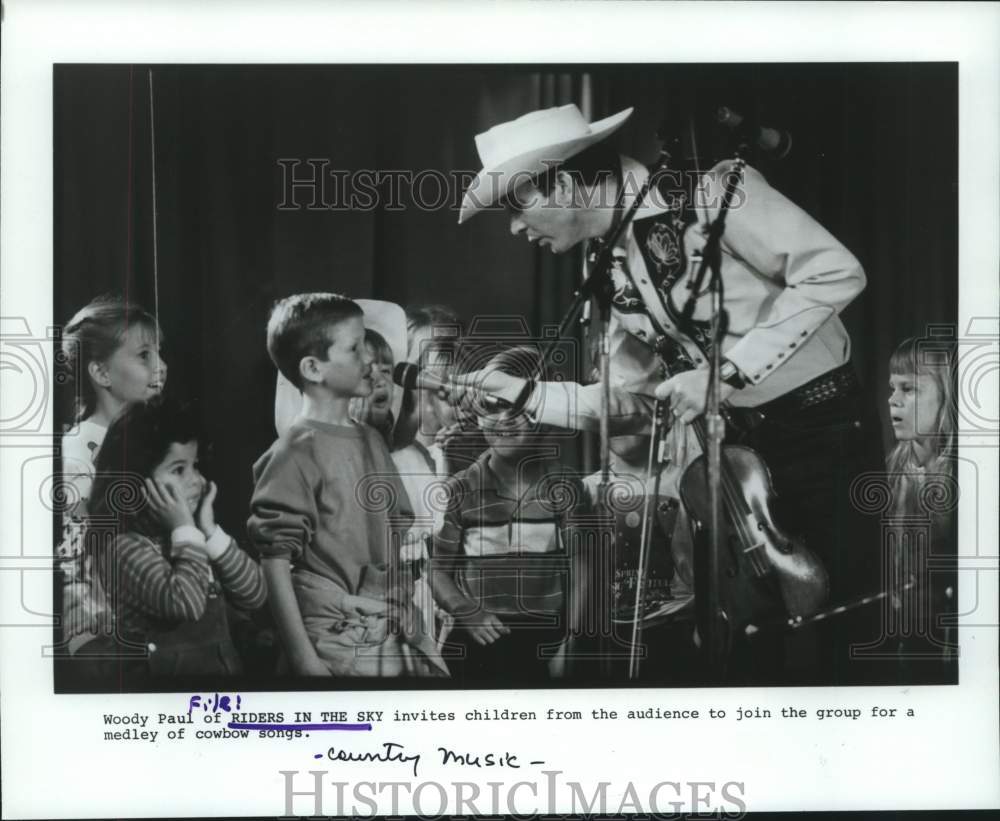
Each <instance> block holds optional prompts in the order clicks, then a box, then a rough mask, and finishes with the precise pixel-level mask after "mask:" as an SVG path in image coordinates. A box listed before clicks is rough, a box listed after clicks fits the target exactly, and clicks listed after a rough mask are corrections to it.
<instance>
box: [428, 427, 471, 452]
mask: <svg viewBox="0 0 1000 821" xmlns="http://www.w3.org/2000/svg"><path fill="white" fill-rule="evenodd" d="M464 432H465V429H464V427H463V426H462V423H461V422H452V423H451V424H450V425H445V426H444V427H443V428H441V430H439V431H438V432H437V433H436V434H435V436H434V444H435V445H437V447H439V448H441V450H444V449H445V448H446V447H448V445H449V444H450V443H451V440H452V439H454V438H455V437H456V436H461V435H462V434H463V433H464Z"/></svg>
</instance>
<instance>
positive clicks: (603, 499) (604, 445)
mask: <svg viewBox="0 0 1000 821" xmlns="http://www.w3.org/2000/svg"><path fill="white" fill-rule="evenodd" d="M669 161H670V155H669V153H668V152H667V151H665V150H664V151H661V152H660V155H659V157H658V158H657V161H656V164H655V165H654V166H653V168H652V169H650V172H649V176H648V177H647V178H646V180H645V182H644V183H643V185H642V187H641V188H640V189H639V192H638V193H637V194H636V197H635V200H634V201H633V203H632V204H631V206H629V209H628V210H627V211H626V212H625V214H624V215H623V216H622V218H621V220H620V221H619V222H618V224H617V225H616V226H614V228H613V230H612V231H611V233H610V235H609V236H608V237H605V238H604V241H603V243H602V246H601V249H600V251H599V252H598V253H597V255H596V257H594V259H593V260H592V263H591V266H590V269H591V273H590V276H588V277H587V279H586V280H584V282H583V283H582V284H581V285H580V287H579V288H578V289H577V290H576V291H575V292H574V294H573V301H572V302H571V303H570V306H569V308H568V309H567V310H566V313H565V314H564V315H563V318H562V321H561V322H560V323H559V328H558V330H557V331H556V334H555V336H554V337H553V338H552V340H551V341H550V342H549V343H548V345H546V347H545V349H544V350H543V351H542V354H541V359H540V362H539V371H538V373H536V374H535V375H534V376H535V380H537V379H538V378H539V377H540V376H541V374H542V373H543V372H544V370H545V367H546V364H547V363H548V362H549V360H550V359H551V358H552V354H553V352H554V350H555V347H556V345H558V344H559V343H560V342H561V341H562V339H563V337H564V336H565V335H566V333H567V332H568V330H569V328H570V326H571V325H572V324H573V322H574V321H575V320H576V318H577V317H578V316H579V315H580V313H581V311H582V310H583V308H584V306H585V305H587V304H588V303H589V301H590V300H591V299H592V298H593V299H594V301H596V302H597V309H598V318H599V321H600V384H601V405H600V460H601V481H600V483H599V485H598V509H599V510H602V511H604V512H605V513H607V512H609V505H608V487H609V485H610V473H611V446H610V431H609V427H608V417H609V416H610V411H611V341H610V325H611V305H612V301H613V299H614V283H613V281H612V279H611V265H612V262H613V261H614V250H615V247H616V245H617V243H618V240H619V239H620V238H621V236H622V234H623V233H624V231H625V229H626V228H627V227H628V226H629V224H630V223H631V222H632V219H633V218H634V217H635V214H636V212H637V211H638V210H639V207H640V206H641V205H642V203H643V201H644V200H645V199H646V197H647V195H648V194H649V190H650V188H651V187H652V186H653V185H654V184H655V182H656V178H657V176H658V175H659V174H660V173H661V172H662V171H663V169H665V168H666V166H667V164H668V163H669ZM619 184H621V185H624V181H623V180H622V181H620V183H619ZM611 520H612V521H613V517H611ZM604 559H605V556H604V555H601V556H599V557H598V561H602V560H604ZM608 561H609V562H610V557H608ZM608 569H609V570H610V572H604V573H601V572H596V573H595V574H594V576H595V578H596V579H605V578H606V579H610V578H611V573H613V568H608ZM608 588H609V589H610V585H608ZM602 592H606V591H602V590H595V593H596V594H597V595H596V596H594V597H592V601H593V602H597V601H599V600H600V594H601V593H602ZM600 602H601V604H607V602H606V601H604V600H600ZM608 608H609V609H608V612H607V613H603V612H601V613H597V614H596V617H597V618H596V621H597V627H598V630H599V631H600V635H601V636H602V637H604V636H605V629H604V628H605V627H608V626H609V625H610V622H611V614H610V605H608ZM604 644H605V641H602V642H601V648H602V651H601V652H600V656H601V658H602V665H603V666H604V672H605V674H607V673H608V668H609V667H610V664H611V658H610V656H609V653H607V652H605V648H604Z"/></svg>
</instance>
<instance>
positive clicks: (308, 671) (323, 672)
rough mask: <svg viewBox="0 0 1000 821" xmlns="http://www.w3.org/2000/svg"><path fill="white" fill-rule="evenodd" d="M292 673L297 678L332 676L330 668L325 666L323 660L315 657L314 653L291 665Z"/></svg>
mask: <svg viewBox="0 0 1000 821" xmlns="http://www.w3.org/2000/svg"><path fill="white" fill-rule="evenodd" d="M291 668H292V672H293V673H295V675H297V676H329V675H332V673H331V672H330V668H329V667H327V666H326V664H325V663H324V662H323V660H322V659H321V658H320V657H319V656H318V655H316V653H315V652H313V653H311V654H310V655H309V656H307V657H306V658H302V659H298V660H297V661H294V662H292V664H291Z"/></svg>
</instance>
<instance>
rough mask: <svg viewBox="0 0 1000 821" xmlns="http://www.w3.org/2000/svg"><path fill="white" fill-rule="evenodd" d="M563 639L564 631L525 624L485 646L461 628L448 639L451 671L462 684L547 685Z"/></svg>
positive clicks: (559, 628) (546, 626)
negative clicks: (553, 658) (552, 659)
mask: <svg viewBox="0 0 1000 821" xmlns="http://www.w3.org/2000/svg"><path fill="white" fill-rule="evenodd" d="M500 619H501V620H503V616H502V615H501V616H500ZM564 635H565V629H564V628H562V627H552V626H549V625H546V624H539V625H533V624H522V625H518V626H514V627H512V628H511V631H510V633H509V634H508V635H506V636H501V637H500V638H499V639H497V640H496V641H495V642H493V643H492V644H487V645H485V646H484V645H481V644H478V643H477V642H476V641H475V640H474V639H473V638H472V637H471V636H470V635H469V634H468V633H467V632H466V631H465V630H464V629H462V628H458V629H456V630H454V631H453V632H452V633H451V634H450V635H449V636H448V644H449V645H450V646H449V647H448V648H447V650H446V652H447V653H448V656H447V658H448V668H449V669H450V670H451V674H452V678H454V679H455V680H456V681H458V682H460V683H461V682H468V683H470V684H493V685H496V686H500V687H502V686H506V685H510V684H535V683H541V682H546V681H549V680H550V678H551V676H550V674H549V660H550V659H551V658H552V655H553V654H554V653H555V650H556V648H557V646H558V644H559V642H560V641H562V638H563V636H564ZM543 651H544V652H543Z"/></svg>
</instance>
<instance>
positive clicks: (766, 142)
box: [715, 106, 792, 160]
mask: <svg viewBox="0 0 1000 821" xmlns="http://www.w3.org/2000/svg"><path fill="white" fill-rule="evenodd" d="M744 119H745V118H744V117H743V115H742V114H740V113H738V112H736V111H733V110H732V109H731V108H728V107H727V106H719V108H718V110H717V111H716V112H715V121H716V122H717V123H718V124H719V125H724V126H725V127H726V128H729V129H732V130H733V131H735V130H736V129H738V128H740V126H743V128H744V130H745V133H746V134H747V138H748V139H750V140H753V142H754V143H756V145H757V147H758V148H759V149H760V150H761V151H767V152H768V153H769V154H774V156H775V157H777V158H778V159H779V160H781V159H784V158H785V157H787V156H788V154H789V152H790V151H791V150H792V135H791V134H789V133H788V132H787V131H779V130H778V129H776V128H764V127H763V126H759V125H758V126H753V125H751V124H749V123H746V124H744Z"/></svg>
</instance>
